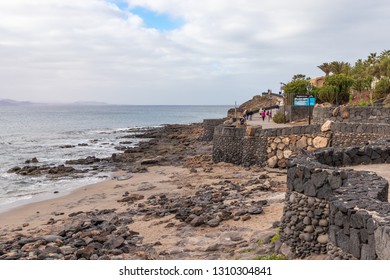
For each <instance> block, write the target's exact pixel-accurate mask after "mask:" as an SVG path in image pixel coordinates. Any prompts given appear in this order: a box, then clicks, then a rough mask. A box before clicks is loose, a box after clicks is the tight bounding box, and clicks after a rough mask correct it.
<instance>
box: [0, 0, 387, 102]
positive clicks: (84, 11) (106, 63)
mask: <svg viewBox="0 0 390 280" xmlns="http://www.w3.org/2000/svg"><path fill="white" fill-rule="evenodd" d="M389 26H390V1H388V0H370V1H366V0H359V1H356V0H316V1H313V0H295V1H291V0H241V1H237V0H234V1H233V0H123V1H121V0H74V1H73V0H35V1H31V0H1V1H0V99H1V98H10V99H16V100H30V101H35V102H73V101H101V102H108V103H112V104H135V105H138V104H204V105H207V104H210V105H213V104H234V102H235V101H237V103H238V104H240V103H242V102H244V101H246V100H248V99H250V98H251V97H252V96H254V95H256V94H260V93H261V92H263V91H267V89H272V90H273V91H274V92H278V91H279V88H280V82H288V81H290V80H291V77H292V76H293V75H294V74H298V73H302V74H305V75H307V76H310V77H316V76H320V75H322V72H321V71H320V70H319V69H318V68H317V65H320V64H322V63H323V62H329V61H333V60H341V61H346V62H351V63H352V62H354V61H356V59H358V58H366V57H367V56H368V55H369V53H371V52H377V53H380V52H381V51H383V50H385V49H390V36H389V35H388V34H389Z"/></svg>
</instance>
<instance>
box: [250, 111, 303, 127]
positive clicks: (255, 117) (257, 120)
mask: <svg viewBox="0 0 390 280" xmlns="http://www.w3.org/2000/svg"><path fill="white" fill-rule="evenodd" d="M247 125H248V126H258V125H261V126H262V127H263V128H264V129H266V128H278V127H288V126H293V125H294V124H290V123H285V124H284V123H274V122H273V121H272V119H271V120H268V117H266V118H265V120H264V121H263V120H262V118H261V117H260V114H259V113H255V114H253V116H252V120H251V121H249V120H248V121H247ZM295 125H296V124H295Z"/></svg>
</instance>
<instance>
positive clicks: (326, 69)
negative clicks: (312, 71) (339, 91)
mask: <svg viewBox="0 0 390 280" xmlns="http://www.w3.org/2000/svg"><path fill="white" fill-rule="evenodd" d="M317 67H318V68H320V69H321V70H322V71H323V72H324V73H325V76H329V73H330V72H331V67H330V64H329V63H327V62H324V63H322V64H321V65H319V66H317Z"/></svg>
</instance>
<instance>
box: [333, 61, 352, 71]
mask: <svg viewBox="0 0 390 280" xmlns="http://www.w3.org/2000/svg"><path fill="white" fill-rule="evenodd" d="M350 68H351V67H350V64H349V63H348V62H343V61H332V62H331V63H330V69H331V72H332V73H333V74H348V72H349V70H350Z"/></svg>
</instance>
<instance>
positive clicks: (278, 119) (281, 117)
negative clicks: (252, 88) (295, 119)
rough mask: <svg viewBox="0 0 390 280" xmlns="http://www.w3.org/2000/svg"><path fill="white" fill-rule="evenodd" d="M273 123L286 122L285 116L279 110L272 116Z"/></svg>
mask: <svg viewBox="0 0 390 280" xmlns="http://www.w3.org/2000/svg"><path fill="white" fill-rule="evenodd" d="M272 120H273V121H274V123H286V122H287V120H286V116H285V115H284V114H283V112H281V111H277V112H276V114H275V115H274V117H273V118H272Z"/></svg>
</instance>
